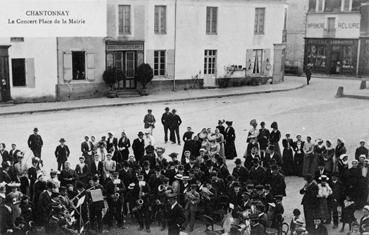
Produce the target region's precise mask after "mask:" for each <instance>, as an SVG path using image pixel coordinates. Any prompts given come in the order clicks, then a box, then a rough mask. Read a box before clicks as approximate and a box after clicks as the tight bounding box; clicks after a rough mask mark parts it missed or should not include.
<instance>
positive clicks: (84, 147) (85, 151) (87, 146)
mask: <svg viewBox="0 0 369 235" xmlns="http://www.w3.org/2000/svg"><path fill="white" fill-rule="evenodd" d="M89 139H90V138H89V137H88V136H85V141H83V142H82V143H81V152H82V156H84V157H85V162H86V164H87V165H89V166H90V165H91V163H92V150H93V146H92V143H91V142H90V141H89Z"/></svg>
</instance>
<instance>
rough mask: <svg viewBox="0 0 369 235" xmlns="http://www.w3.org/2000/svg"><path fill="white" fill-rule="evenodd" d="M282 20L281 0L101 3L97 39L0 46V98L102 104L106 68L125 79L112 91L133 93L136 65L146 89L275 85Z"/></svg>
mask: <svg viewBox="0 0 369 235" xmlns="http://www.w3.org/2000/svg"><path fill="white" fill-rule="evenodd" d="M286 15H287V4H286V0H204V1H198V0H109V1H107V26H108V27H107V36H106V37H105V38H97V37H90V38H88V37H70V38H60V37H59V38H47V39H38V38H32V39H29V38H15V39H14V40H13V41H10V39H5V40H3V41H2V42H0V45H3V46H0V56H1V60H0V62H1V61H2V62H1V63H0V75H1V74H4V76H3V77H7V80H8V82H9V84H8V86H7V87H5V86H3V87H4V91H2V93H3V94H4V96H9V97H8V98H10V97H11V98H13V99H21V100H26V99H30V98H32V99H31V100H67V99H78V98H89V97H96V96H102V95H103V94H104V93H105V92H106V90H107V87H106V86H105V84H104V81H103V76H102V75H103V73H104V71H105V70H106V69H107V68H109V67H114V68H116V69H120V70H122V71H123V72H124V73H125V76H124V80H123V81H121V82H120V84H119V87H120V88H122V89H127V90H128V89H135V88H136V87H137V84H136V82H135V80H134V76H135V73H136V68H137V66H138V65H140V64H141V63H143V62H146V63H149V64H150V65H151V66H152V68H153V70H154V75H155V76H154V79H153V82H152V83H151V85H150V86H151V87H150V88H151V89H173V88H175V89H183V88H186V87H191V84H192V83H193V82H194V79H193V78H197V79H196V80H199V81H201V83H202V84H203V85H204V86H205V87H214V86H217V85H218V80H219V79H222V78H232V79H238V78H242V77H246V76H247V77H254V78H256V79H259V78H260V79H265V78H267V79H273V82H280V81H282V80H283V75H284V64H285V63H284V58H285V43H284V42H285V39H286V37H285V32H286V19H287V18H286ZM9 46H10V47H9ZM22 58H23V59H24V60H23V62H22V61H20V60H19V61H17V59H22ZM32 58H34V59H33V60H32ZM27 59H30V60H27ZM32 63H33V65H34V66H31V65H32ZM14 68H17V69H14ZM32 68H34V69H33V70H32ZM22 70H24V71H25V73H24V74H22V75H19V73H20V72H19V71H22ZM30 71H31V72H30ZM32 71H33V73H32ZM19 76H20V77H19ZM31 77H32V78H31ZM18 81H20V82H19V83H18ZM2 90H3V89H2ZM4 99H6V97H5V98H4Z"/></svg>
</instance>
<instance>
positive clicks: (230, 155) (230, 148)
mask: <svg viewBox="0 0 369 235" xmlns="http://www.w3.org/2000/svg"><path fill="white" fill-rule="evenodd" d="M224 150H225V151H224V153H225V157H226V158H227V159H234V158H236V157H237V151H236V146H235V144H234V142H230V141H228V142H226V144H225V149H224Z"/></svg>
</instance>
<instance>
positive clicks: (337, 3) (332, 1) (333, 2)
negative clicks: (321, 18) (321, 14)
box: [324, 0, 341, 12]
mask: <svg viewBox="0 0 369 235" xmlns="http://www.w3.org/2000/svg"><path fill="white" fill-rule="evenodd" d="M340 10H341V0H325V3H324V11H325V12H336V11H340Z"/></svg>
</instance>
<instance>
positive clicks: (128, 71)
mask: <svg viewBox="0 0 369 235" xmlns="http://www.w3.org/2000/svg"><path fill="white" fill-rule="evenodd" d="M111 56H112V59H113V61H112V62H113V66H114V67H115V68H116V69H119V70H121V71H122V72H123V74H124V75H125V76H124V77H123V79H121V80H120V81H119V84H118V88H126V89H134V88H136V80H135V75H136V68H137V52H136V51H116V52H112V53H111Z"/></svg>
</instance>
